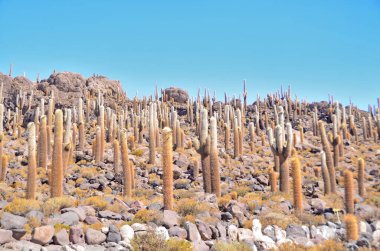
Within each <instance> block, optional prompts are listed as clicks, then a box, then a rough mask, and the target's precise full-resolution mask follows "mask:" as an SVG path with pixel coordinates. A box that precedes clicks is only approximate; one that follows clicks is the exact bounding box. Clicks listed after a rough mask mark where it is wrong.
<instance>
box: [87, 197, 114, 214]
mask: <svg viewBox="0 0 380 251" xmlns="http://www.w3.org/2000/svg"><path fill="white" fill-rule="evenodd" d="M82 204H83V205H86V206H93V207H94V208H95V209H96V210H98V211H102V210H104V209H106V208H107V206H108V202H107V201H106V200H105V199H104V198H102V197H101V196H93V197H88V198H87V199H85V200H84V201H83V202H82Z"/></svg>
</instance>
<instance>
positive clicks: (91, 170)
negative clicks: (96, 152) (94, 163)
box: [77, 167, 98, 183]
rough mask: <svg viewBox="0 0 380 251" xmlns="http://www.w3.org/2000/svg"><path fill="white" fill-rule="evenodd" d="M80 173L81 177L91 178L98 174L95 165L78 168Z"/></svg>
mask: <svg viewBox="0 0 380 251" xmlns="http://www.w3.org/2000/svg"><path fill="white" fill-rule="evenodd" d="M80 173H81V176H82V177H83V178H86V179H92V178H95V177H96V175H97V174H98V171H97V169H96V167H82V168H81V169H80ZM77 183H78V181H77Z"/></svg>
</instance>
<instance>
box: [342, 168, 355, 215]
mask: <svg viewBox="0 0 380 251" xmlns="http://www.w3.org/2000/svg"><path fill="white" fill-rule="evenodd" d="M344 200H345V205H346V213H347V214H353V213H354V211H355V206H354V178H353V176H352V172H351V171H350V170H346V171H345V172H344Z"/></svg>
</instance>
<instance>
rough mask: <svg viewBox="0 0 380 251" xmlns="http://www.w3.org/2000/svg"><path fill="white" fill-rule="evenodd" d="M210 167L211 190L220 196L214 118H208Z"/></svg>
mask: <svg viewBox="0 0 380 251" xmlns="http://www.w3.org/2000/svg"><path fill="white" fill-rule="evenodd" d="M210 136H211V137H210V139H211V142H210V169H211V191H212V192H213V193H214V194H215V195H216V196H217V197H220V195H221V192H220V171H219V157H218V146H217V144H218V132H217V125H216V119H215V118H214V117H211V118H210Z"/></svg>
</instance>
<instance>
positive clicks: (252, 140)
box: [248, 122, 255, 152]
mask: <svg viewBox="0 0 380 251" xmlns="http://www.w3.org/2000/svg"><path fill="white" fill-rule="evenodd" d="M248 129H249V146H250V148H251V152H253V151H254V149H255V125H254V124H253V122H250V123H249V125H248Z"/></svg>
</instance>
